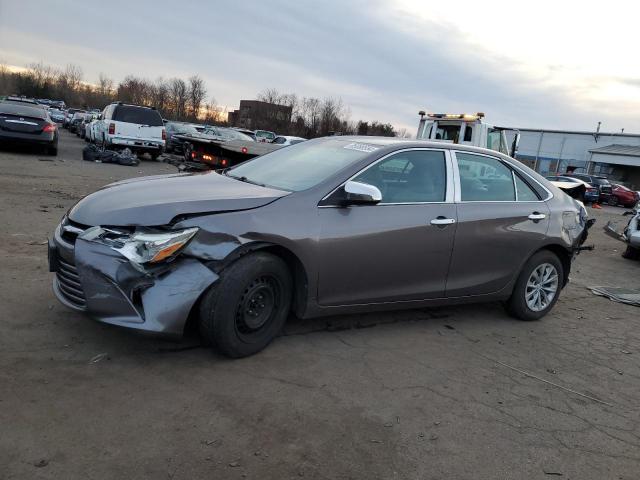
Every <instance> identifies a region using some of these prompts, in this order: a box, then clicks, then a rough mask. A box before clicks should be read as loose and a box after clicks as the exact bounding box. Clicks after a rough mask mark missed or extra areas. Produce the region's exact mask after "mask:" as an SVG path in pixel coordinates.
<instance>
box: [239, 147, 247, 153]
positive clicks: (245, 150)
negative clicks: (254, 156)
mask: <svg viewBox="0 0 640 480" xmlns="http://www.w3.org/2000/svg"><path fill="white" fill-rule="evenodd" d="M240 151H241V152H242V153H247V152H248V151H249V150H248V149H247V147H242V148H241V149H240Z"/></svg>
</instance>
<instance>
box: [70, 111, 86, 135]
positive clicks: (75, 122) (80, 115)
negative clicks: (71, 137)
mask: <svg viewBox="0 0 640 480" xmlns="http://www.w3.org/2000/svg"><path fill="white" fill-rule="evenodd" d="M85 115H86V113H85V112H84V111H82V112H76V113H74V114H73V116H72V117H71V120H69V123H68V125H67V129H68V130H69V131H70V132H71V133H77V132H78V131H79V130H78V127H79V126H80V124H81V123H82V121H83V120H84V117H85Z"/></svg>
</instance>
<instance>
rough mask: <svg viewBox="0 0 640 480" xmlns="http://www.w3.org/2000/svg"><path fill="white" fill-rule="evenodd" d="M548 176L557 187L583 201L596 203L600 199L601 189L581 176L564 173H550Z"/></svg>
mask: <svg viewBox="0 0 640 480" xmlns="http://www.w3.org/2000/svg"><path fill="white" fill-rule="evenodd" d="M546 178H547V180H549V181H550V182H551V183H553V184H554V185H555V186H556V187H558V188H560V189H561V190H564V191H565V192H566V193H568V194H569V195H570V196H571V197H573V198H576V199H577V200H580V201H582V202H587V203H594V202H598V201H599V199H600V191H599V190H598V189H597V188H596V187H594V186H593V185H591V184H589V183H587V182H585V181H584V180H580V179H579V178H575V177H565V176H564V175H550V176H547V177H546ZM574 192H575V193H574Z"/></svg>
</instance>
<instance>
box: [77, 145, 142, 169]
mask: <svg viewBox="0 0 640 480" xmlns="http://www.w3.org/2000/svg"><path fill="white" fill-rule="evenodd" d="M82 159H83V160H86V161H88V162H97V163H117V164H119V165H126V166H129V167H137V166H138V165H139V164H140V160H139V159H138V157H136V156H135V155H134V154H133V152H132V151H131V150H129V149H128V148H125V149H124V150H121V151H119V152H116V151H114V150H105V149H101V148H100V147H98V146H96V145H94V144H89V145H87V146H86V147H84V148H83V149H82Z"/></svg>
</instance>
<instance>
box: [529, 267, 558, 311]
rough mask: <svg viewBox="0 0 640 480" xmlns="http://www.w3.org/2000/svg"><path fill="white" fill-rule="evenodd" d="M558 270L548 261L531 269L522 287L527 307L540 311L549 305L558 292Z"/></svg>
mask: <svg viewBox="0 0 640 480" xmlns="http://www.w3.org/2000/svg"><path fill="white" fill-rule="evenodd" d="M558 285H559V279H558V270H557V269H556V267H554V266H553V265H551V264H550V263H543V264H541V265H538V266H537V267H536V268H534V269H533V272H531V275H530V276H529V279H528V280H527V285H526V287H525V289H524V299H525V301H526V302H527V307H529V309H530V310H533V311H534V312H541V311H542V310H544V309H546V308H548V307H549V305H551V302H553V299H554V298H555V297H556V294H557V292H558Z"/></svg>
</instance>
